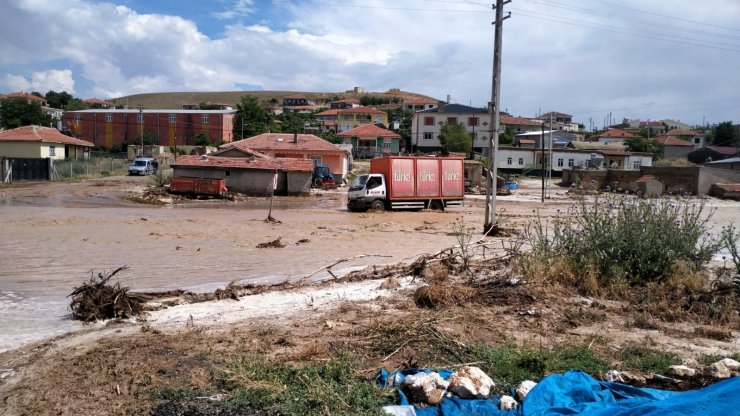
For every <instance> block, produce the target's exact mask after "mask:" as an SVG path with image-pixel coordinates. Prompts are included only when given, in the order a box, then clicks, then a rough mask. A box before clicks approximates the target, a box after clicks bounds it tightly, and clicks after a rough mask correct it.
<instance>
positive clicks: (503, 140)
mask: <svg viewBox="0 0 740 416" xmlns="http://www.w3.org/2000/svg"><path fill="white" fill-rule="evenodd" d="M512 143H514V133H513V132H512V131H511V128H510V127H506V131H504V132H503V133H499V135H498V144H504V145H508V144H512Z"/></svg>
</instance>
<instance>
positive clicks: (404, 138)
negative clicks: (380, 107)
mask: <svg viewBox="0 0 740 416" xmlns="http://www.w3.org/2000/svg"><path fill="white" fill-rule="evenodd" d="M412 116H413V113H412V112H411V111H407V110H404V109H403V108H400V107H399V108H396V109H391V110H388V122H389V123H393V122H394V121H397V122H398V124H399V126H398V135H399V136H401V147H405V148H406V149H407V150H409V151H410V150H411V117H412Z"/></svg>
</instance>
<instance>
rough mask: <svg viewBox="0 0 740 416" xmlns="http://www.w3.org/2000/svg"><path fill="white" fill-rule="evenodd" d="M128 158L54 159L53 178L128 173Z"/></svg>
mask: <svg viewBox="0 0 740 416" xmlns="http://www.w3.org/2000/svg"><path fill="white" fill-rule="evenodd" d="M129 164H130V162H129V161H128V160H127V159H119V158H111V157H107V158H106V157H92V158H90V159H77V160H74V159H70V160H54V161H53V164H52V169H51V171H52V180H64V179H85V178H99V177H103V176H116V175H127V174H128V165H129Z"/></svg>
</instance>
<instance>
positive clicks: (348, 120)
mask: <svg viewBox="0 0 740 416" xmlns="http://www.w3.org/2000/svg"><path fill="white" fill-rule="evenodd" d="M365 124H382V125H384V126H387V125H388V113H386V112H384V111H380V110H378V109H376V108H373V107H363V106H360V107H353V108H348V109H346V110H338V111H337V130H336V131H337V132H342V131H347V130H350V129H353V128H355V127H359V126H362V125H365Z"/></svg>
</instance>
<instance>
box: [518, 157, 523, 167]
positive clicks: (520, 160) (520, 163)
mask: <svg viewBox="0 0 740 416" xmlns="http://www.w3.org/2000/svg"><path fill="white" fill-rule="evenodd" d="M522 165H524V158H523V157H520V158H519V166H522Z"/></svg>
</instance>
